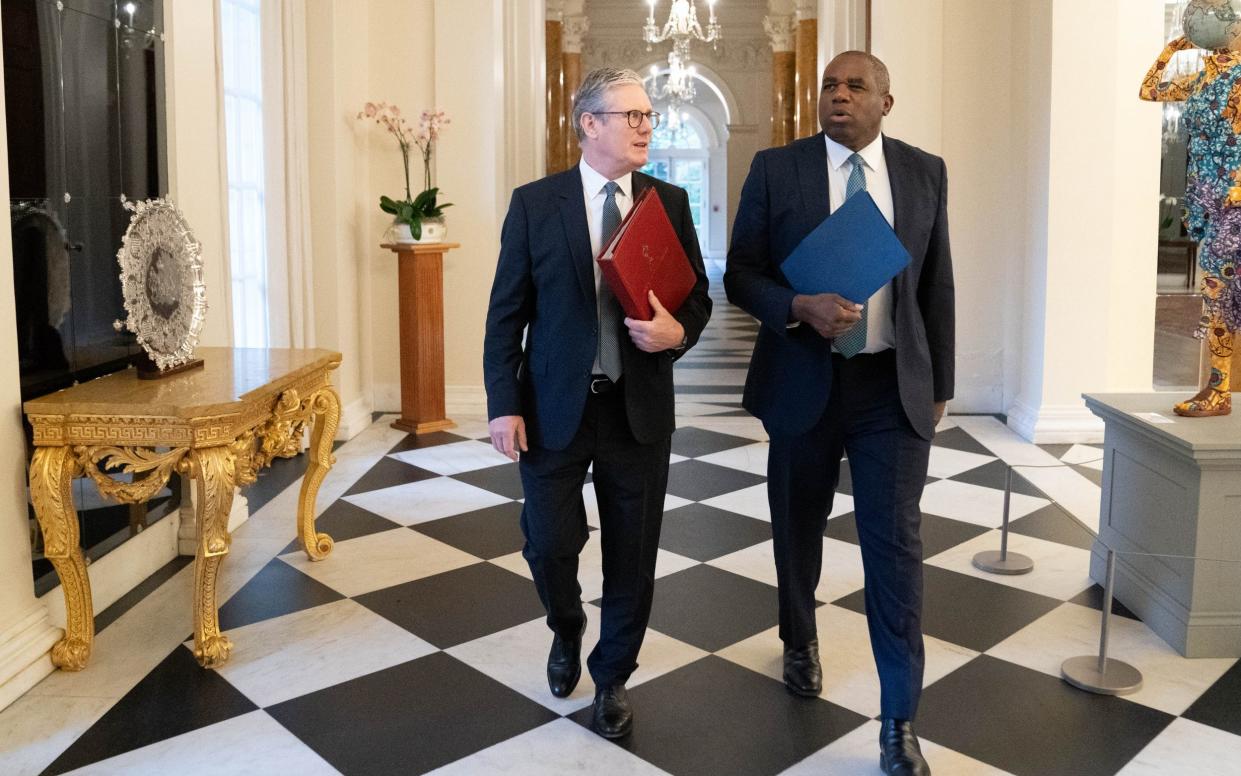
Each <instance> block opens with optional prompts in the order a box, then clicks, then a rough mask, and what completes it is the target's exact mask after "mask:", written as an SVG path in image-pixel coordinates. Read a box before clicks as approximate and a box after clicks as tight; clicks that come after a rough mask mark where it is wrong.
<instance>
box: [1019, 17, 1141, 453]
mask: <svg viewBox="0 0 1241 776" xmlns="http://www.w3.org/2000/svg"><path fill="white" fill-rule="evenodd" d="M1044 5H1048V6H1050V13H1049V15H1048V17H1047V21H1046V22H1044V23H1045V24H1047V29H1048V36H1047V50H1046V51H1045V52H1044V51H1036V52H1035V54H1036V58H1037V59H1038V60H1041V62H1040V64H1042V65H1044V67H1043V68H1040V70H1038V71H1029V70H1027V71H1026V77H1027V78H1028V79H1029V80H1030V81H1032V82H1036V83H1045V84H1046V88H1045V90H1044V89H1041V88H1040V89H1038V90H1037V91H1032V94H1031V97H1032V99H1031V100H1030V101H1029V103H1028V105H1027V112H1026V113H1025V115H1024V120H1025V121H1027V122H1029V124H1030V126H1031V127H1032V129H1033V134H1032V138H1031V139H1032V142H1031V144H1030V148H1029V151H1030V152H1031V156H1030V157H1029V164H1030V165H1031V171H1037V172H1038V173H1039V175H1038V177H1039V178H1041V179H1042V180H1045V181H1046V185H1045V187H1043V188H1038V189H1036V190H1035V192H1034V198H1033V199H1032V201H1031V203H1030V205H1031V207H1030V211H1029V219H1030V220H1029V224H1030V228H1029V231H1028V234H1029V236H1030V237H1031V238H1033V240H1032V245H1033V250H1032V251H1031V252H1030V253H1029V254H1028V256H1027V261H1028V264H1027V266H1026V272H1025V281H1026V282H1025V287H1026V289H1027V291H1026V294H1027V296H1026V313H1027V314H1026V316H1025V319H1024V321H1023V325H1022V330H1021V345H1022V349H1023V353H1024V356H1025V363H1024V365H1023V370H1022V373H1021V379H1020V393H1019V394H1018V396H1017V399H1016V401H1015V402H1014V403H1013V405H1012V407H1011V408H1010V410H1009V413H1008V416H1009V420H1008V422H1009V426H1010V427H1012V428H1013V429H1015V430H1016V431H1017V432H1018V433H1020V434H1021V435H1022V436H1024V437H1026V438H1027V439H1031V440H1033V441H1036V442H1074V441H1101V440H1102V433H1103V426H1102V423H1101V421H1099V420H1098V419H1097V418H1095V417H1094V416H1093V415H1092V414H1091V413H1090V412H1089V411H1088V410H1087V409H1086V408H1085V406H1084V404H1083V402H1082V400H1081V394H1082V393H1083V392H1097V391H1117V392H1124V391H1149V390H1151V371H1152V354H1153V350H1154V345H1153V342H1154V304H1155V262H1156V242H1155V237H1154V224H1155V223H1156V219H1157V214H1156V209H1157V194H1158V190H1159V162H1160V159H1159V131H1160V116H1159V107H1158V106H1157V105H1152V104H1143V103H1141V102H1140V101H1139V100H1138V98H1137V87H1138V83H1139V81H1140V79H1141V74H1142V73H1144V72H1145V71H1146V68H1147V67H1149V65H1150V62H1151V61H1153V60H1154V58H1155V56H1156V55H1157V54H1158V52H1159V48H1160V44H1161V42H1162V40H1163V8H1162V6H1161V5H1160V4H1156V3H1132V2H1127V1H1126V0H1099V1H1098V2H1094V3H1080V2H1070V1H1069V0H1051V2H1049V3H1044ZM1138 41H1141V42H1142V43H1141V45H1139V43H1138ZM1087 49H1089V51H1090V52H1091V53H1090V56H1089V60H1090V65H1089V66H1085V65H1084V63H1083V60H1082V58H1081V53H1082V52H1083V51H1085V50H1087ZM1044 128H1045V134H1044ZM1040 234H1042V235H1045V240H1046V242H1045V244H1044V243H1041V242H1040V241H1039V240H1038V237H1039V235H1040Z"/></svg>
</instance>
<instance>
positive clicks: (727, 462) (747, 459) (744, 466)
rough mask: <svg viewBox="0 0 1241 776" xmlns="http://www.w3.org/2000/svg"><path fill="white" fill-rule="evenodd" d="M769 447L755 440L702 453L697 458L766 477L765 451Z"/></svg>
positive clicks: (765, 443) (769, 446)
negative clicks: (716, 451) (751, 442)
mask: <svg viewBox="0 0 1241 776" xmlns="http://www.w3.org/2000/svg"><path fill="white" fill-rule="evenodd" d="M770 448H771V445H770V444H768V443H767V442H756V443H754V444H752V445H746V446H745V447H734V448H732V449H731V450H722V451H720V452H718V453H711V454H710V455H704V456H702V457H701V458H699V459H698V460H700V461H706V462H707V463H713V464H716V465H717V466H727V467H728V468H730V469H740V470H741V471H743V472H749V473H750V474H758V475H762V476H763V477H766V476H767V451H768V450H769V449H770Z"/></svg>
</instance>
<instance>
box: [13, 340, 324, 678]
mask: <svg viewBox="0 0 1241 776" xmlns="http://www.w3.org/2000/svg"><path fill="white" fill-rule="evenodd" d="M195 355H196V356H199V357H201V358H203V359H204V361H205V362H206V363H205V365H204V366H203V367H202V368H200V369H194V370H191V371H187V372H184V373H181V374H177V375H173V376H170V377H166V378H164V379H162V380H139V379H138V377H137V374H136V372H135V370H133V369H127V370H125V371H123V372H116V373H114V374H111V375H107V376H106V377H101V378H99V379H97V380H92V381H90V382H86V383H81V384H80V385H75V386H73V387H72V388H66V389H65V390H63V391H58V392H57V393H53V394H50V395H48V396H43V397H41V398H38V399H32V400H31V401H28V402H26V404H25V406H24V408H25V411H26V414H27V416H29V418H30V423H31V425H32V426H33V428H34V444H35V452H34V460H33V461H32V463H31V466H30V495H31V500H32V501H33V502H34V508H35V515H36V517H37V518H38V521H39V525H40V527H41V528H42V530H43V540H44V545H45V547H46V551H45V554H46V556H47V558H48V559H49V560H50V561H51V562H52V565H53V566H54V567H55V569H56V573H57V574H58V575H59V577H60V583H61V589H62V590H63V591H64V596H65V612H66V622H65V636H64V638H63V639H61V641H60V642H59V643H57V644H56V645H55V646H54V647H53V648H52V662H53V663H54V664H55V665H56V666H58V667H60V668H63V669H65V670H68V671H79V670H81V669H82V668H84V667H85V666H86V662H87V660H88V659H89V658H90V652H91V645H92V643H93V641H94V636H95V626H94V609H93V605H92V602H91V593H90V579H89V577H87V574H86V564H85V563H84V562H83V559H82V550H81V548H80V546H79V543H78V520H77V513H76V511H75V509H74V506H73V491H72V484H73V479H74V478H75V477H90V478H91V480H93V481H94V482H95V484H96V485H97V486H98V488H99V491H100V493H102V494H103V495H104V496H107V497H109V498H111V499H113V500H115V501H119V502H122V503H140V502H144V501H146V500H148V499H150V498H151V497H152V496H153V495H154V494H156V493H157V492H159V490H160V489H161V488H163V487H164V485H165V483H167V481H168V478H169V476H171V474H172V473H173V472H174V471H176V472H178V473H180V474H181V475H183V476H186V477H190V478H191V479H193V481H194V484H195V497H196V498H195V501H196V505H195V512H196V517H197V531H198V538H197V551H196V553H195V558H194V656H195V657H196V658H197V659H198V662H199V663H200V664H201V665H202V666H204V667H206V668H215V667H218V666H220V665H222V664H223V663H224V662H225V661H226V660H228V655H229V651H230V650H231V649H232V644H231V643H230V642H229V640H228V637H227V636H225V635H223V634H222V633H220V621H219V612H218V608H217V605H216V579H217V577H218V575H219V573H220V564H221V562H222V561H223V560H224V556H225V555H227V554H228V548H229V543H230V541H231V537H230V536H229V533H228V516H229V512H230V509H231V507H232V502H233V492H234V490H235V488H236V487H240V486H245V485H249V484H250V483H252V482H254V481H255V479H257V477H258V472H259V470H260V469H261V468H263V467H264V466H266V465H268V464H269V463H271V461H272V459H273V458H275V457H291V456H293V455H296V454H297V453H298V451H299V448H300V440H301V439H302V436H303V433H302V432H303V430H304V429H305V427H306V425H307V424H311V425H312V431H311V437H310V451H309V463H308V465H307V468H306V474H305V476H304V477H303V478H302V490H301V496H300V497H299V499H298V508H297V536H298V539H299V540H300V542H301V544H302V546H303V547H304V548H305V550H306V554H307V555H309V556H310V558H311V559H312V560H322V559H323V558H325V557H327V554H328V553H329V552H331V550H332V539H331V537H329V536H328V535H327V534H321V533H315V495H316V494H317V493H318V490H319V485H320V483H322V482H323V478H324V476H326V474H327V471H328V469H329V468H330V467H331V465H332V463H333V462H334V458H333V456H332V439H333V437H334V436H335V435H336V427H337V425H339V423H340V398H339V397H338V396H337V395H336V391H335V390H333V388H332V384H331V381H330V379H329V373H330V372H331V370H333V369H335V368H336V367H338V366H340V359H341V356H340V354H339V353H333V352H331V351H328V350H264V349H233V348H200V349H198V351H196V353H195ZM118 473H119V474H124V475H130V476H129V477H125V478H118V477H116V476H115V475H116V474H118Z"/></svg>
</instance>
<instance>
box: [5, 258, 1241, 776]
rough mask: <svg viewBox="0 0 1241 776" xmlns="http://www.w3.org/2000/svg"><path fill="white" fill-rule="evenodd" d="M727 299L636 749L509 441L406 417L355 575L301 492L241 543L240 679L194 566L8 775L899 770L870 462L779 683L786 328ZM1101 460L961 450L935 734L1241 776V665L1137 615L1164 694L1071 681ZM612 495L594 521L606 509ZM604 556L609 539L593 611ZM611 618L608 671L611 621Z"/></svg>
mask: <svg viewBox="0 0 1241 776" xmlns="http://www.w3.org/2000/svg"><path fill="white" fill-rule="evenodd" d="M716 280H717V282H716V284H715V286H714V291H713V293H714V294H715V301H716V305H717V308H716V314H715V316H714V318H713V320H712V322H711V326H710V328H709V330H708V331H707V333H706V334H705V335H704V336H703V338H702V341H701V342H700V343H699V345H698V346H697V347H696V348H695V349H694V350H693V351H691V352H690V353H689V354H687V356H686V357H685V358H684V359H682V361H681V362H680V363H679V364H678V365H677V367H676V384H677V394H678V408H679V415H680V418H679V426H680V429H679V430H678V431H677V433H676V435H675V436H674V438H673V444H672V451H673V455H672V464H671V472H670V477H669V484H668V496H667V502H666V509H667V512H666V516H665V520H664V527H663V533H662V538H661V551H660V554H659V558H658V563H657V572H656V573H657V577H658V580H657V583H656V590H655V604H654V612H653V615H652V618H651V626H650V630H649V632H648V635H647V638H646V641H645V644H644V647H643V651H642V654H641V656H640V659H639V662H640V667H639V669H638V671H637V673H636V674H635V675H634V676H633V678H632V680H631V682H630V689H631V698H632V702H633V705H634V708H635V712H636V723H635V728H634V732H633V735H632V736H631V737H630V738H628V739H627V740H624V741H622V742H620V743H619V744H615V743H610V742H607V741H604V740H603V739H601V738H598V737H596V736H595V735H593V734H592V733H590V732H589V731H588V729H587V728H586V725H587V724H588V720H589V706H590V701H591V697H592V686H591V682H590V678H589V676H588V675H586V674H584V675H583V677H582V682H581V684H580V685H579V687H578V688H577V690H576V691H575V692H574V693H573V694H572V695H571V696H570V697H568V698H564V699H557V698H553V697H552V696H551V695H550V693H549V692H548V690H547V686H546V681H545V679H544V673H543V671H544V660H545V658H546V653H547V647H548V644H549V641H550V634H549V632H548V630H547V628H546V627H545V625H544V624H543V620H542V611H541V608H540V605H539V601H538V598H537V597H536V595H535V592H534V588H533V586H532V584H531V582H530V579H529V571H528V569H527V568H526V564H525V562H524V561H523V560H522V558H521V553H520V550H521V545H522V537H521V531H520V528H519V526H518V519H519V514H520V510H521V505H520V500H521V495H522V494H521V484H520V481H519V479H518V477H517V473H516V465H515V464H512V463H509V462H508V461H507V459H505V458H503V457H501V456H499V455H498V454H496V453H495V452H493V451H492V450H491V449H490V447H489V446H488V445H487V444H486V443H485V441H483V440H484V439H485V437H486V424H485V421H484V419H481V418H473V419H462V418H458V421H459V425H458V427H457V428H456V429H454V430H452V431H450V432H441V433H436V434H431V435H428V436H424V437H422V438H413V437H408V436H405V435H404V434H402V433H400V432H398V431H395V430H393V429H392V428H390V427H389V425H388V421H389V420H390V418H379V419H378V420H377V422H376V423H375V424H374V425H373V426H372V427H371V428H370V429H368V430H367V431H365V432H364V433H363V434H361V435H359V436H358V437H357V438H355V439H354V440H351V441H350V442H349V443H347V444H345V445H344V446H342V447H341V448H340V449H339V450H338V451H337V456H338V463H337V465H336V466H335V467H334V469H333V470H332V473H331V475H330V476H329V478H328V480H327V482H326V483H325V484H324V487H323V491H322V493H321V497H320V508H321V515H320V517H319V521H318V525H319V530H322V531H326V532H327V533H329V534H331V535H332V536H333V537H335V539H336V545H335V549H334V550H333V552H332V555H331V556H330V557H329V558H328V559H327V560H325V561H323V562H319V563H311V562H309V561H308V560H307V559H306V557H305V555H304V554H302V553H300V552H299V551H298V550H297V549H296V546H295V544H293V543H291V541H290V540H291V539H292V537H293V534H294V530H295V529H294V523H293V514H294V509H295V505H296V497H297V494H296V490H297V487H296V484H294V485H293V486H291V487H288V488H284V489H282V490H280V492H279V493H277V494H275V495H274V496H272V497H271V498H270V500H268V501H267V502H266V503H264V504H263V505H262V506H261V508H258V509H257V510H256V511H255V512H254V514H253V516H252V517H251V519H250V521H249V522H248V523H246V524H245V525H243V526H242V527H241V528H240V529H239V530H238V531H237V532H236V534H235V536H234V542H233V549H232V553H231V555H230V556H229V558H228V559H227V561H226V562H225V565H224V580H223V583H222V585H223V590H222V595H221V600H222V601H223V602H224V603H223V606H222V610H221V619H222V625H223V627H224V628H225V629H226V630H227V632H228V633H229V635H230V636H231V637H232V639H233V640H234V642H235V644H236V648H235V650H234V652H233V657H232V659H231V661H230V662H229V663H227V664H226V665H225V666H224V667H223V668H221V669H220V670H218V671H205V670H202V669H200V668H199V667H198V666H197V665H196V664H195V662H194V660H193V658H192V656H191V654H190V651H189V648H188V647H187V645H186V638H187V634H188V633H189V632H190V623H189V613H188V606H187V602H188V600H189V591H190V579H191V576H192V569H191V568H188V567H185V566H184V564H181V565H180V566H179V567H178V568H176V569H173V570H172V571H170V572H169V574H168V575H166V576H170V578H169V579H167V581H165V582H163V583H162V584H160V585H158V586H157V587H156V589H155V590H154V591H153V592H151V593H150V594H149V595H147V596H146V597H145V598H144V599H142V600H141V601H140V602H139V603H138V604H136V605H134V606H133V607H132V608H131V609H129V610H128V611H126V612H125V613H123V614H122V615H121V616H120V617H117V618H115V619H114V620H110V621H109V623H108V624H107V627H105V628H103V629H102V631H101V632H100V634H99V637H98V640H97V642H96V648H95V655H94V658H93V661H92V663H91V666H90V667H89V668H88V669H87V670H86V671H84V672H82V673H80V674H65V673H59V672H58V673H56V674H53V675H52V676H50V677H48V678H47V679H46V680H44V681H43V682H42V683H41V684H39V685H38V686H37V687H35V688H34V690H32V691H31V692H30V693H29V694H28V695H27V696H25V697H24V698H22V699H21V700H19V701H18V702H17V703H15V704H14V705H13V706H11V707H9V708H8V709H7V710H6V711H4V712H3V713H2V714H0V772H2V773H5V774H27V773H28V774H39V773H43V774H61V773H70V772H72V773H91V774H96V773H124V774H134V773H150V774H167V773H179V774H200V773H203V774H205V773H221V774H238V773H248V774H262V773H280V774H284V773H299V774H307V775H308V774H320V773H324V774H331V773H343V774H388V773H391V774H413V773H424V772H432V771H434V772H435V773H443V774H486V773H505V774H559V773H591V774H660V773H669V774H677V775H680V776H690V775H691V774H711V775H712V776H718V775H721V774H779V773H785V774H810V773H816V774H821V773H828V774H867V773H878V772H879V769H878V756H877V745H876V737H877V732H878V723H877V722H876V720H875V718H876V715H877V714H878V712H879V688H878V680H877V678H876V676H875V669H874V663H873V661H872V658H871V655H870V648H869V643H868V641H867V631H866V621H865V616H864V614H863V611H864V607H863V603H862V595H863V593H862V569H861V559H860V554H859V551H858V547H857V535H856V531H855V528H854V525H853V515H852V511H851V510H852V496H851V486H850V481H849V477H848V471H847V464H846V466H845V471H844V473H843V476H842V477H841V484H840V493H839V495H838V496H837V499H836V504H835V509H834V511H833V517H832V519H831V520H830V521H829V523H828V528H827V531H826V535H825V536H824V538H823V546H824V559H825V562H824V573H823V580H822V583H821V584H820V586H819V589H818V599H819V600H820V601H822V602H823V604H822V606H821V607H820V608H819V610H818V619H819V633H820V639H821V642H822V653H823V661H824V670H825V681H824V691H823V695H822V697H821V698H818V699H805V698H797V697H794V696H792V695H790V694H789V693H787V692H786V691H785V689H784V687H783V685H782V684H781V683H780V642H779V640H778V638H777V635H776V589H775V581H776V580H775V569H774V567H773V565H772V549H771V530H770V524H769V522H768V521H769V515H768V511H767V504H766V498H765V493H764V487H765V485H764V482H765V472H766V454H767V445H766V442H765V439H766V437H765V435H764V434H763V432H762V427H761V425H760V424H758V423H757V422H756V421H755V420H754V419H753V418H751V417H749V416H748V415H747V414H746V413H745V412H744V411H743V410H742V409H741V408H740V401H741V385H742V382H743V380H744V374H745V368H746V363H747V360H748V357H749V353H750V348H751V347H752V342H753V338H754V336H755V332H756V330H757V324H756V323H755V322H754V321H753V320H752V319H750V318H749V317H748V316H746V315H745V314H743V313H741V312H740V311H738V310H736V309H734V308H731V307H729V306H728V305H727V303H726V302H725V300H724V299H723V294H722V290H721V287H720V285H719V283H718V272H717V277H716ZM1099 457H1100V451H1099V450H1098V449H1097V448H1094V447H1090V446H1084V445H1073V446H1063V445H1062V446H1046V447H1036V446H1033V445H1028V444H1026V443H1024V442H1022V441H1021V440H1020V439H1019V438H1017V437H1016V436H1015V435H1013V434H1011V433H1010V432H1009V431H1008V430H1007V428H1006V427H1005V426H1004V425H1003V424H1002V423H1001V422H1000V421H999V420H997V419H995V418H992V417H969V416H964V417H955V418H951V419H948V420H946V421H945V422H944V423H943V425H941V427H940V430H939V433H938V435H937V437H936V439H935V443H934V448H933V450H932V455H931V463H930V471H929V476H928V484H927V487H926V492H925V496H924V498H923V502H922V507H923V510H924V512H925V518H924V524H923V533H924V540H925V546H926V554H925V579H926V583H925V584H926V595H925V615H924V623H925V625H924V628H925V632H926V643H927V669H926V685H927V686H926V690H925V692H924V694H923V703H922V709H921V712H920V715H919V719H918V729H919V732H920V733H921V735H922V738H923V742H924V748H925V750H926V753H927V755H928V758H929V760H930V762H931V765H932V767H933V768H934V769H935V772H936V773H939V774H998V773H1012V774H1114V773H1124V774H1140V773H1150V774H1156V773H1158V774H1188V773H1211V774H1216V773H1224V772H1227V771H1228V770H1229V769H1230V768H1231V769H1238V770H1233V771H1232V772H1234V773H1237V772H1241V766H1238V765H1237V763H1238V762H1241V701H1239V700H1238V698H1241V665H1238V664H1237V661H1234V660H1185V659H1182V658H1180V657H1179V656H1178V655H1177V654H1176V653H1175V652H1174V651H1173V650H1172V649H1171V648H1170V647H1168V646H1167V644H1165V643H1164V642H1163V641H1162V640H1160V639H1159V637H1157V636H1156V635H1154V634H1153V633H1152V632H1151V631H1150V630H1149V629H1148V628H1147V627H1146V626H1144V625H1143V624H1142V623H1141V622H1139V621H1138V620H1136V619H1134V618H1133V617H1132V615H1130V614H1129V613H1128V611H1127V610H1125V609H1124V608H1123V606H1119V605H1118V606H1117V607H1116V611H1117V612H1118V613H1119V614H1120V615H1121V616H1118V617H1115V618H1113V626H1112V637H1111V639H1112V655H1113V656H1115V657H1119V658H1121V659H1123V660H1126V661H1128V662H1130V663H1132V664H1134V665H1135V666H1137V667H1138V668H1139V669H1141V670H1142V671H1143V672H1144V674H1145V678H1146V683H1145V686H1144V688H1143V689H1142V690H1141V691H1140V692H1138V693H1136V694H1134V695H1131V696H1127V697H1124V698H1108V697H1100V696H1095V695H1091V694H1088V693H1083V692H1080V691H1078V690H1075V689H1073V688H1072V687H1070V686H1069V685H1067V684H1066V683H1064V682H1063V681H1061V680H1060V678H1059V676H1058V673H1059V671H1058V668H1059V664H1060V662H1061V661H1062V660H1064V659H1065V658H1067V657H1071V656H1075V655H1081V654H1090V653H1092V652H1093V651H1094V650H1095V649H1096V647H1097V637H1098V628H1099V607H1100V599H1101V596H1100V591H1099V589H1098V586H1096V585H1094V584H1093V583H1092V582H1091V580H1090V578H1089V576H1088V571H1087V564H1088V557H1089V547H1090V543H1091V539H1092V537H1091V533H1090V531H1088V530H1086V529H1085V528H1083V527H1082V526H1081V524H1080V523H1079V522H1077V521H1075V520H1073V519H1072V518H1071V517H1070V516H1069V513H1068V512H1067V511H1066V510H1068V509H1076V513H1075V514H1076V516H1077V517H1078V518H1079V519H1080V520H1081V521H1082V522H1084V523H1086V524H1087V525H1089V524H1091V521H1092V520H1095V519H1097V517H1095V515H1097V511H1098V503H1099V487H1098V484H1097V483H1098V473H1099V469H1100V465H1099V463H1098V458H1099ZM1006 463H1012V464H1018V463H1019V464H1022V465H1023V466H1028V467H1029V468H1018V469H1017V470H1016V471H1017V472H1018V475H1017V476H1016V477H1015V478H1014V487H1013V495H1012V503H1011V519H1012V535H1011V541H1010V546H1011V548H1012V549H1013V550H1014V551H1017V552H1021V553H1024V554H1027V555H1029V556H1031V557H1032V558H1033V559H1034V561H1035V564H1036V565H1035V570H1034V572H1033V573H1031V574H1029V575H1027V576H1021V577H995V576H989V575H987V574H984V573H982V572H979V571H977V570H976V569H974V568H973V567H972V565H971V563H970V559H971V558H972V556H973V555H974V553H976V552H978V551H981V550H984V549H996V548H998V545H999V532H998V527H999V525H1000V522H1001V515H1002V504H1003V492H1002V491H1003V485H1004V472H1005V464H1006ZM1035 466H1037V467H1039V468H1034V467H1035ZM1053 474H1054V476H1052V475H1053ZM584 498H585V501H586V504H587V511H588V513H589V515H590V521H591V523H592V524H595V523H597V518H596V512H595V509H594V494H593V489H592V486H591V485H589V484H588V485H587V486H586V489H585V493H584ZM1092 510H1093V514H1092ZM599 553H600V548H599V542H598V533H597V532H592V537H591V540H590V541H589V542H588V543H587V545H586V548H585V550H584V551H583V554H582V555H583V558H582V572H581V582H582V588H583V596H584V600H585V601H588V602H590V601H595V600H596V599H597V598H598V596H599V595H600V591H601V586H602V578H601V574H600V572H599V567H598V566H599ZM174 572H175V573H174ZM587 612H588V618H589V624H588V628H587V635H586V640H587V645H588V646H587V648H588V649H589V644H591V643H593V641H594V639H595V638H597V635H598V609H597V608H596V607H595V605H594V604H591V603H588V604H587Z"/></svg>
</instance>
